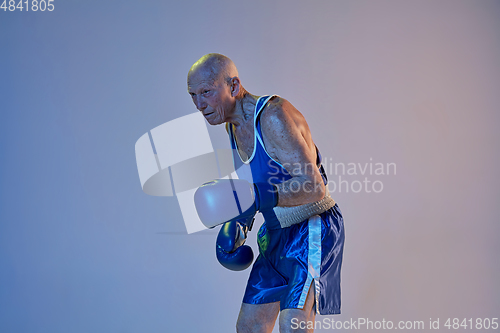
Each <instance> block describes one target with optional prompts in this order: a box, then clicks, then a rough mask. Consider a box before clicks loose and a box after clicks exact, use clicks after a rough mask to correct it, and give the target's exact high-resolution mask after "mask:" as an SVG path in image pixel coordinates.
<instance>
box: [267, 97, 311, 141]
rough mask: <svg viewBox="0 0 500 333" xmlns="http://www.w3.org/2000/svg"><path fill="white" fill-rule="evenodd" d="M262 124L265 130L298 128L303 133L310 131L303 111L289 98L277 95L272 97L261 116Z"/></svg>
mask: <svg viewBox="0 0 500 333" xmlns="http://www.w3.org/2000/svg"><path fill="white" fill-rule="evenodd" d="M261 126H262V128H263V129H264V131H266V132H269V131H272V132H274V131H276V130H278V131H279V130H288V131H290V130H292V127H293V128H295V130H298V131H299V132H300V133H301V134H302V135H306V133H308V132H309V126H308V125H307V122H306V119H305V118H304V116H303V115H302V113H300V112H299V110H297V108H295V106H293V105H292V103H290V102H289V101H288V100H286V99H285V98H283V97H279V96H276V97H274V98H272V99H271V100H270V101H269V102H268V104H267V106H266V109H265V112H263V113H262V116H261Z"/></svg>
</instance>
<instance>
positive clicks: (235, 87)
mask: <svg viewBox="0 0 500 333" xmlns="http://www.w3.org/2000/svg"><path fill="white" fill-rule="evenodd" d="M240 87H241V82H240V79H239V77H237V76H235V77H233V78H232V79H231V85H230V88H231V96H232V97H236V96H238V94H239V93H240Z"/></svg>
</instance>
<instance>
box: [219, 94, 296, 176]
mask: <svg viewBox="0 0 500 333" xmlns="http://www.w3.org/2000/svg"><path fill="white" fill-rule="evenodd" d="M272 97H273V96H262V97H260V98H259V99H258V100H257V103H256V104H255V111H254V112H255V116H254V148H253V152H252V155H251V156H250V158H249V159H248V161H243V159H242V158H241V156H240V154H239V151H238V148H237V145H236V140H235V138H234V133H233V124H229V138H230V140H231V148H232V149H233V162H234V166H235V169H236V173H237V175H238V177H239V178H241V179H245V180H247V181H249V182H251V183H267V182H271V183H273V184H279V183H282V182H284V181H286V180H288V179H290V178H292V176H291V175H290V173H288V171H286V169H285V168H283V166H282V165H281V164H279V163H278V162H277V161H275V160H273V159H272V158H271V157H270V156H269V154H268V153H267V151H266V149H265V148H264V142H263V140H262V132H261V128H260V115H261V111H262V110H263V109H264V107H265V105H266V104H267V102H268V101H269V100H270V99H271V98H272ZM248 168H250V170H249V169H248Z"/></svg>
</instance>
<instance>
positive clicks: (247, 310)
mask: <svg viewBox="0 0 500 333" xmlns="http://www.w3.org/2000/svg"><path fill="white" fill-rule="evenodd" d="M278 312H279V302H278V303H269V304H261V305H254V304H245V303H244V304H243V305H242V307H241V310H240V314H239V316H238V321H237V322H236V332H238V333H247V332H248V333H249V332H251V333H261V332H262V333H266V332H272V330H273V327H274V323H275V321H276V318H277V317H278Z"/></svg>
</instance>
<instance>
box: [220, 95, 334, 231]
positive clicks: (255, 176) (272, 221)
mask: <svg viewBox="0 0 500 333" xmlns="http://www.w3.org/2000/svg"><path fill="white" fill-rule="evenodd" d="M274 96H275V95H271V96H269V95H267V96H262V97H260V98H259V99H258V100H257V103H256V104H255V111H254V112H255V116H254V147H253V152H252V155H251V156H250V158H249V159H248V161H243V159H242V158H241V156H240V154H239V151H238V147H237V145H236V140H235V138H234V133H233V124H229V140H230V141H231V148H232V150H233V162H234V167H235V170H236V174H237V175H238V178H240V179H245V180H247V181H249V182H251V183H267V182H270V183H272V184H279V183H282V182H284V181H287V180H288V179H290V178H292V176H291V175H290V173H289V172H288V171H286V169H285V168H284V167H283V166H282V165H281V164H280V163H278V162H277V161H275V160H274V159H272V158H271V156H269V154H268V153H267V151H266V149H265V148H264V141H263V140H262V132H261V127H260V115H261V112H262V110H263V109H264V107H265V106H266V104H267V102H268V101H269V100H270V99H271V98H272V97H274ZM316 153H317V160H316V161H317V165H318V167H319V170H320V173H321V176H322V177H323V182H324V183H325V184H326V183H327V179H326V175H325V172H324V169H323V166H321V155H320V153H319V151H318V149H317V148H316ZM261 213H262V215H264V219H265V221H266V224H267V227H268V228H269V229H279V228H281V226H280V224H279V221H278V219H277V217H276V215H275V214H274V211H273V210H268V211H263V212H261Z"/></svg>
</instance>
